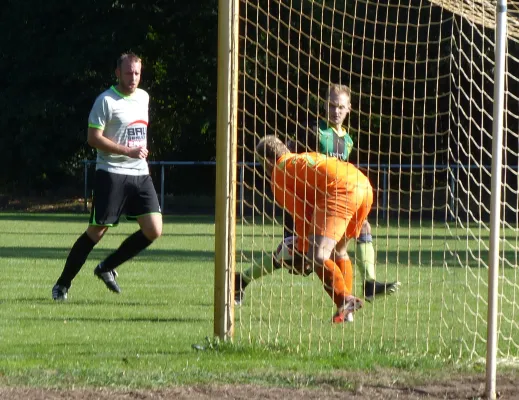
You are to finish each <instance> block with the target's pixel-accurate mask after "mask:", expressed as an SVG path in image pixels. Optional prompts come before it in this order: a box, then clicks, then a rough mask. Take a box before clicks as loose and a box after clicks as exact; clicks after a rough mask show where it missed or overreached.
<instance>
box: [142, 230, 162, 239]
mask: <svg viewBox="0 0 519 400" xmlns="http://www.w3.org/2000/svg"><path fill="white" fill-rule="evenodd" d="M161 235H162V227H156V228H154V229H151V230H148V231H147V232H144V236H146V237H147V238H148V240H150V241H152V242H153V241H154V240H156V239H158V238H159V237H160V236H161Z"/></svg>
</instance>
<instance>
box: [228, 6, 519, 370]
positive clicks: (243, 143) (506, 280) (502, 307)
mask: <svg viewBox="0 0 519 400" xmlns="http://www.w3.org/2000/svg"><path fill="white" fill-rule="evenodd" d="M510 3H511V4H510ZM495 21H496V19H495V3H494V2H487V1H468V0H467V1H454V0H452V1H441V0H433V1H427V0H407V1H405V0H400V1H391V2H389V1H374V0H364V1H362V0H357V1H303V0H291V1H274V0H270V1H269V0H256V1H249V0H242V1H241V2H240V11H239V65H238V68H239V72H238V73H239V79H238V82H239V83H238V143H239V145H238V162H239V166H238V171H239V173H238V177H239V187H238V193H239V196H238V197H239V204H238V215H239V217H240V218H239V219H238V225H237V234H236V245H237V255H236V270H237V272H239V273H243V272H245V271H247V270H249V269H250V268H256V269H255V270H256V272H257V271H258V270H259V269H261V268H259V267H262V268H263V275H261V276H259V277H257V276H256V277H255V278H256V279H253V280H252V281H250V283H248V284H247V286H246V287H245V289H244V292H243V294H244V297H243V302H242V304H241V305H240V306H236V308H235V315H234V319H235V332H234V340H235V341H238V342H242V343H251V344H263V345H269V346H281V347H283V348H288V349H291V350H293V351H311V352H329V351H351V350H352V349H358V350H359V351H365V350H370V351H380V352H384V353H387V352H390V353H397V354H403V353H406V354H407V353H411V354H425V353H427V354H433V355H435V356H442V357H445V358H455V359H458V358H460V359H470V360H477V359H479V358H481V357H484V356H485V346H486V329H487V324H486V319H487V308H488V301H487V298H488V252H489V231H490V228H489V221H490V214H489V213H490V211H489V209H490V196H491V189H490V188H491V186H490V182H491V169H490V166H491V161H492V154H491V152H492V150H491V149H492V136H493V134H492V123H493V117H492V108H493V90H494V68H495V54H494V52H495V36H496V31H495V23H496V22H495ZM508 21H509V23H508V32H507V40H506V66H505V71H504V74H505V75H504V79H505V101H504V110H503V113H504V143H503V156H504V157H503V163H504V165H503V185H502V204H501V210H502V223H501V228H502V229H501V233H500V258H499V271H500V272H499V318H498V321H499V327H498V335H499V340H498V342H499V350H498V355H499V357H500V358H503V359H513V358H514V357H516V358H517V357H518V356H519V337H518V335H517V332H518V331H519V302H518V301H517V300H518V299H519V269H518V265H519V264H518V259H517V250H518V247H519V235H518V218H519V217H518V215H519V200H518V198H519V196H518V195H519V194H518V190H519V173H518V158H519V157H518V156H519V155H518V151H519V136H518V135H519V25H518V22H517V21H519V6H518V3H517V2H509V6H508ZM332 83H337V84H342V85H347V86H348V87H349V88H350V89H351V112H350V113H349V115H348V117H347V119H346V120H345V122H344V126H345V128H346V130H347V131H348V133H349V135H350V136H351V138H352V139H353V143H354V147H353V151H352V153H351V155H350V159H349V161H350V162H352V163H354V164H355V165H357V166H359V168H360V169H361V170H362V171H363V172H364V173H365V174H366V175H367V176H368V177H369V179H370V181H371V183H372V185H373V187H374V189H375V202H374V205H373V209H372V211H371V213H370V215H369V217H368V220H369V222H370V223H371V227H372V235H373V245H374V248H375V250H376V279H377V281H380V282H385V281H399V282H401V287H400V289H399V290H398V291H397V292H396V293H394V294H392V295H387V296H383V295H382V296H376V297H375V300H374V301H373V302H366V303H365V304H364V307H363V308H362V309H361V310H359V311H357V312H356V313H355V314H354V320H353V322H348V323H344V324H332V323H331V317H332V315H333V313H334V311H335V307H334V305H333V302H332V301H331V299H330V297H329V296H328V295H327V294H326V292H325V291H324V290H323V286H322V283H321V281H320V280H319V279H318V277H317V276H316V274H315V273H314V274H311V275H309V276H308V277H301V276H298V275H292V274H290V273H289V272H288V271H287V270H285V269H278V270H272V263H271V261H270V259H271V258H270V257H271V254H272V252H273V251H274V250H275V249H276V247H277V246H278V245H279V243H280V242H281V240H282V237H283V228H284V225H285V226H286V225H287V224H288V223H289V222H288V221H289V219H288V218H287V215H286V213H285V212H284V211H283V210H282V209H280V208H279V207H277V206H275V205H274V203H273V198H272V193H271V191H270V183H269V180H268V179H266V178H265V177H264V176H263V174H262V172H263V171H262V168H261V167H260V164H259V160H258V159H257V157H256V155H255V149H256V144H257V142H258V140H259V139H260V138H262V137H264V136H265V135H269V134H275V135H277V136H278V137H279V138H280V139H281V140H283V141H285V142H287V143H288V141H289V140H293V138H294V134H295V133H296V132H298V131H301V130H303V131H305V130H306V132H309V131H310V130H311V129H312V127H313V126H315V122H316V121H318V120H326V117H327V116H326V107H327V89H328V87H329V85H330V84H332ZM348 253H349V255H350V257H351V259H352V260H353V263H354V265H353V269H354V272H355V280H354V292H355V294H356V295H357V296H359V297H362V296H363V280H362V276H361V274H360V272H359V271H360V269H359V266H358V265H357V264H358V263H359V255H358V254H357V253H356V246H355V244H351V243H350V245H349V247H348Z"/></svg>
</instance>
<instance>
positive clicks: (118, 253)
mask: <svg viewBox="0 0 519 400" xmlns="http://www.w3.org/2000/svg"><path fill="white" fill-rule="evenodd" d="M151 243H152V241H151V240H149V239H148V238H147V237H146V236H144V233H142V231H141V230H138V231H137V232H135V233H133V234H132V235H131V236H129V237H127V238H126V239H125V241H124V242H122V243H121V245H120V246H119V248H118V249H117V250H115V251H114V252H113V253H112V254H110V255H109V256H108V257H106V260H104V261H103V262H102V263H101V264H99V265H100V266H101V267H100V268H99V272H108V271H111V270H113V269H115V268H117V267H118V266H119V265H121V264H122V263H123V262H125V261H128V260H129V259H130V258H132V257H135V256H136V255H137V254H139V253H140V252H141V251H142V250H144V249H145V248H146V247H148V246H149V245H150V244H151Z"/></svg>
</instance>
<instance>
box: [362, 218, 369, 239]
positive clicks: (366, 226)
mask: <svg viewBox="0 0 519 400" xmlns="http://www.w3.org/2000/svg"><path fill="white" fill-rule="evenodd" d="M360 232H361V234H362V233H364V234H366V235H371V224H370V223H369V222H368V220H367V219H366V220H364V222H363V223H362V227H361V228H360Z"/></svg>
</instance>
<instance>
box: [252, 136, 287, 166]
mask: <svg viewBox="0 0 519 400" xmlns="http://www.w3.org/2000/svg"><path fill="white" fill-rule="evenodd" d="M256 152H257V153H258V154H259V155H260V156H261V157H265V159H267V160H268V161H271V162H276V160H277V159H278V158H279V157H281V156H282V155H283V154H285V153H289V152H290V150H289V149H288V147H287V145H286V144H285V143H283V142H282V141H281V140H280V139H279V138H277V137H276V136H275V135H266V136H265V137H264V138H262V139H261V140H260V141H259V142H258V144H257V145H256Z"/></svg>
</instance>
